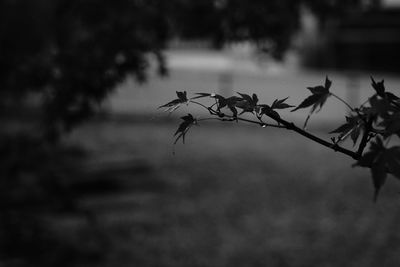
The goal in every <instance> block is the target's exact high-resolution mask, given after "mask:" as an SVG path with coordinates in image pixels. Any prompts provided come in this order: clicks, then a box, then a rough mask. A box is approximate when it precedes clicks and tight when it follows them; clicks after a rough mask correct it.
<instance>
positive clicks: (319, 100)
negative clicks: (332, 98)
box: [292, 77, 332, 113]
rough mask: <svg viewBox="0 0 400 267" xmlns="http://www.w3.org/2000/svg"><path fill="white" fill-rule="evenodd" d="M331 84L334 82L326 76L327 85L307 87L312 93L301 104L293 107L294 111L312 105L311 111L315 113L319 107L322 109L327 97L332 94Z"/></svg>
mask: <svg viewBox="0 0 400 267" xmlns="http://www.w3.org/2000/svg"><path fill="white" fill-rule="evenodd" d="M331 84H332V82H331V81H330V80H329V79H328V77H326V78H325V86H323V85H319V86H315V87H307V89H308V90H310V91H311V93H312V95H311V96H309V97H307V98H306V99H304V101H303V102H301V103H300V105H298V106H297V107H296V108H295V109H293V110H292V112H293V111H296V110H298V109H301V108H307V107H310V106H312V109H311V113H313V112H314V111H315V110H316V109H317V108H318V107H319V108H320V109H321V108H322V106H323V105H324V104H325V101H326V99H327V98H328V97H329V95H330V92H329V88H330V87H331Z"/></svg>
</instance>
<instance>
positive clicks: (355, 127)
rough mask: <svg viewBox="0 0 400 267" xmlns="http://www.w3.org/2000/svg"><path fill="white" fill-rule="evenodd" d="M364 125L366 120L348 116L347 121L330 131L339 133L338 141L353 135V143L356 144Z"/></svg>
mask: <svg viewBox="0 0 400 267" xmlns="http://www.w3.org/2000/svg"><path fill="white" fill-rule="evenodd" d="M363 126H364V121H363V120H362V119H361V118H360V117H358V116H355V117H353V116H352V117H347V116H346V123H345V124H343V125H341V126H340V127H338V128H337V129H335V130H333V131H331V132H330V133H331V134H333V133H338V134H339V136H338V141H343V140H345V139H346V138H347V137H349V136H350V137H351V139H352V140H353V144H354V145H355V144H356V142H357V140H358V137H359V136H360V133H361V129H362V128H363Z"/></svg>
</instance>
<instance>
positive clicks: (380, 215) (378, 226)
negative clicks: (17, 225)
mask: <svg viewBox="0 0 400 267" xmlns="http://www.w3.org/2000/svg"><path fill="white" fill-rule="evenodd" d="M175 128H176V124H175V123H167V122H158V123H155V122H150V123H139V122H134V123H132V122H128V121H125V122H121V121H120V122H98V123H94V124H92V125H88V126H86V127H83V128H81V129H79V130H78V131H76V132H74V134H73V135H72V136H71V137H70V141H73V142H78V143H80V144H82V145H83V146H84V148H86V149H87V150H88V151H89V156H90V158H91V161H90V162H89V163H88V169H89V170H90V168H96V169H97V170H99V169H100V170H101V169H103V170H106V169H110V166H114V171H113V172H109V173H108V175H109V178H111V179H114V180H118V181H120V182H121V183H122V185H123V188H124V189H125V192H124V193H119V194H116V195H108V196H101V197H98V198H92V197H91V198H88V199H86V200H84V201H83V202H82V205H83V206H85V207H88V208H89V209H91V210H93V211H94V212H95V214H97V216H98V222H99V224H100V225H101V229H104V232H107V231H108V233H107V234H108V235H109V236H110V237H111V240H112V243H113V246H111V247H112V248H113V250H112V251H111V252H110V256H109V261H108V264H109V265H108V266H132V265H135V266H171V267H172V266H174V267H175V266H377V265H380V266H397V264H398V259H399V258H398V257H399V256H398V255H400V254H399V253H400V245H399V244H400V243H399V241H400V235H399V233H400V226H399V224H398V221H399V216H400V213H399V207H400V202H399V194H398V192H399V187H398V183H397V181H395V180H393V179H389V181H388V185H387V186H386V187H385V188H384V189H383V191H382V193H381V197H380V199H379V202H378V203H377V204H374V203H373V201H372V184H371V181H370V180H371V178H370V174H369V173H368V171H367V170H364V169H360V168H351V164H352V161H351V160H349V159H347V158H345V157H344V156H342V155H340V154H335V153H332V152H331V151H328V150H327V149H321V148H320V147H318V146H317V145H314V144H312V143H310V142H308V141H304V140H303V139H302V137H298V136H295V135H294V134H291V133H284V134H282V133H281V132H279V131H275V130H273V129H263V128H258V127H254V126H239V127H238V126H236V125H219V124H208V125H203V126H201V127H198V128H197V129H194V131H193V132H191V133H189V138H188V142H187V144H186V145H184V146H183V145H178V146H177V147H176V154H175V156H173V155H172V140H173V139H172V137H171V133H172V132H173V131H174V130H175ZM243 137H246V138H243ZM90 166H92V167H90ZM115 166H117V170H118V171H116V170H115ZM110 229H111V230H110Z"/></svg>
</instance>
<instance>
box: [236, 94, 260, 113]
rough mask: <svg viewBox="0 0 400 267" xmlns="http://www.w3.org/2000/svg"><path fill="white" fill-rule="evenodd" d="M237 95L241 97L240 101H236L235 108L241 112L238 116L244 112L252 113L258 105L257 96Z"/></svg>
mask: <svg viewBox="0 0 400 267" xmlns="http://www.w3.org/2000/svg"><path fill="white" fill-rule="evenodd" d="M238 94H239V95H240V96H241V97H242V99H241V100H239V101H237V102H236V104H235V106H236V107H238V108H240V109H242V110H243V111H242V112H241V113H240V114H243V113H245V112H250V113H254V111H255V110H256V108H257V103H258V97H257V95H256V94H253V96H249V95H247V94H242V93H238Z"/></svg>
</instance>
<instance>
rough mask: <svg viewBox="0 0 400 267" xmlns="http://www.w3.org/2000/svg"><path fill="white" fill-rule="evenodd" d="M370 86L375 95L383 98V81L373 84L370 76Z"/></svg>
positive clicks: (373, 81)
mask: <svg viewBox="0 0 400 267" xmlns="http://www.w3.org/2000/svg"><path fill="white" fill-rule="evenodd" d="M371 85H372V88H374V89H375V91H376V94H377V95H379V96H380V97H385V85H384V80H382V81H380V82H375V80H374V78H372V76H371Z"/></svg>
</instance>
